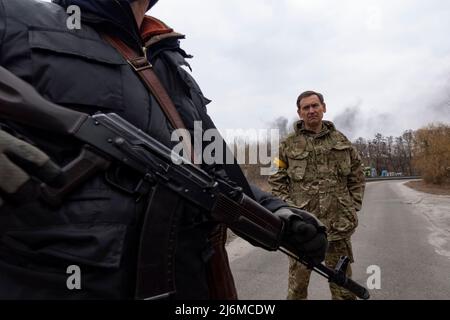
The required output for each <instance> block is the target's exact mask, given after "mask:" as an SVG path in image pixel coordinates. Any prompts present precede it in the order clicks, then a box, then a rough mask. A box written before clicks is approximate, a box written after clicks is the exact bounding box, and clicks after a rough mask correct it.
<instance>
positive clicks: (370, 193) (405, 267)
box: [227, 181, 450, 300]
mask: <svg viewBox="0 0 450 320" xmlns="http://www.w3.org/2000/svg"><path fill="white" fill-rule="evenodd" d="M404 183H405V181H377V182H370V183H367V186H366V193H365V197H364V203H363V208H362V210H361V212H360V213H359V226H358V228H357V231H356V232H355V234H354V235H353V237H352V243H353V250H354V256H355V263H354V264H353V265H352V267H353V274H354V275H353V279H354V280H356V281H358V282H359V283H361V284H363V285H365V286H366V287H367V285H368V284H369V285H370V284H373V283H374V282H369V283H368V282H367V280H368V278H369V277H370V276H371V275H373V274H372V273H371V272H373V271H371V272H368V268H369V269H370V268H371V266H377V267H379V270H380V282H379V284H380V289H376V288H375V289H371V290H370V294H371V299H391V300H399V299H417V300H427V299H439V300H441V299H450V197H449V196H437V195H429V194H425V193H421V192H417V191H414V190H412V189H410V188H408V187H406V186H404V185H403V184H404ZM227 250H228V253H229V257H230V261H231V269H232V271H233V274H234V277H235V282H236V285H237V289H238V294H239V298H240V299H251V300H253V299H269V300H272V299H285V297H286V294H287V280H288V279H287V278H288V274H287V271H288V259H287V257H286V256H284V254H282V253H280V252H275V253H274V252H266V251H264V250H262V249H258V248H255V247H252V246H251V245H249V244H248V243H247V242H246V241H244V240H242V239H240V238H237V239H235V240H233V241H232V242H231V243H230V244H229V245H228V247H227ZM369 271H370V270H369ZM330 297H331V295H330V293H329V289H328V283H327V281H326V280H325V279H324V278H322V277H320V276H319V275H313V277H312V278H311V282H310V287H309V298H310V299H330Z"/></svg>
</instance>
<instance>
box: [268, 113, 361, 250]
mask: <svg viewBox="0 0 450 320" xmlns="http://www.w3.org/2000/svg"><path fill="white" fill-rule="evenodd" d="M269 183H270V185H271V187H272V193H273V194H274V195H276V196H279V197H281V198H282V199H283V200H285V201H286V202H288V203H289V204H290V205H293V206H296V207H299V208H301V209H303V210H306V211H309V212H311V213H313V214H315V215H316V216H317V218H319V219H320V220H321V221H322V222H323V223H324V224H325V226H326V227H327V229H328V240H330V241H333V240H339V239H344V238H348V237H350V236H351V234H352V233H353V232H354V230H355V228H356V226H357V225H358V218H357V215H356V212H357V211H359V210H360V209H361V204H362V199H363V194H364V183H365V182H364V174H363V170H362V167H361V158H360V156H359V154H358V153H357V151H356V150H355V148H354V147H352V145H351V143H350V141H349V140H348V139H347V138H346V137H345V136H344V135H343V134H342V133H341V132H339V131H338V130H336V128H335V127H334V125H333V123H332V122H329V121H324V122H323V129H322V131H321V132H320V133H318V134H315V133H313V132H311V131H308V130H306V129H305V128H304V122H303V121H298V122H297V123H296V124H295V132H294V133H293V134H291V135H289V136H288V137H287V138H286V139H285V140H284V141H282V142H281V144H280V151H279V159H278V171H277V172H276V173H275V174H274V175H272V176H271V177H270V178H269Z"/></svg>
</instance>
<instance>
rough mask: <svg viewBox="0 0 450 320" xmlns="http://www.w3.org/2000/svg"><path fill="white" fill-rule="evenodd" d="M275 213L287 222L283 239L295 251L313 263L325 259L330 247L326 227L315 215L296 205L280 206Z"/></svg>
mask: <svg viewBox="0 0 450 320" xmlns="http://www.w3.org/2000/svg"><path fill="white" fill-rule="evenodd" d="M275 214H276V215H277V216H279V217H280V218H282V219H283V221H284V222H285V223H286V228H285V234H284V236H283V240H284V241H285V242H286V243H288V244H290V249H294V250H295V251H294V252H293V253H295V254H298V255H300V256H303V255H305V256H306V257H307V258H308V259H309V260H310V262H311V263H313V264H319V263H321V262H322V261H323V260H324V259H325V254H326V251H327V248H328V241H327V235H326V228H325V226H324V225H323V224H322V223H321V222H320V221H319V220H318V219H317V218H316V217H315V216H313V215H312V214H310V213H308V212H306V211H303V210H300V209H297V208H294V207H283V208H280V209H278V210H277V211H276V212H275Z"/></svg>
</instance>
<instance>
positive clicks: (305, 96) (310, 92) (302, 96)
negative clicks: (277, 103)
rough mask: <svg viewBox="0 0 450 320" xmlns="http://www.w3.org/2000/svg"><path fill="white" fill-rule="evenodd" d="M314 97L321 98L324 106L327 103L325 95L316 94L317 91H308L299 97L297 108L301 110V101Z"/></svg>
mask: <svg viewBox="0 0 450 320" xmlns="http://www.w3.org/2000/svg"><path fill="white" fill-rule="evenodd" d="M313 95H316V96H318V97H319V101H320V103H321V104H324V103H325V100H324V99H323V94H321V93H319V92H315V91H311V90H308V91H305V92H302V93H301V94H300V95H299V96H298V98H297V108H300V101H301V100H302V99H303V98H308V97H310V96H313Z"/></svg>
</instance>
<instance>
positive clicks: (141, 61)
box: [127, 56, 153, 72]
mask: <svg viewBox="0 0 450 320" xmlns="http://www.w3.org/2000/svg"><path fill="white" fill-rule="evenodd" d="M127 62H128V64H129V65H130V66H132V67H133V69H134V71H136V72H140V71H142V70H145V69H150V68H152V67H153V65H152V64H151V63H150V62H149V61H148V60H147V57H146V56H144V57H138V58H134V59H130V60H127Z"/></svg>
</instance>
